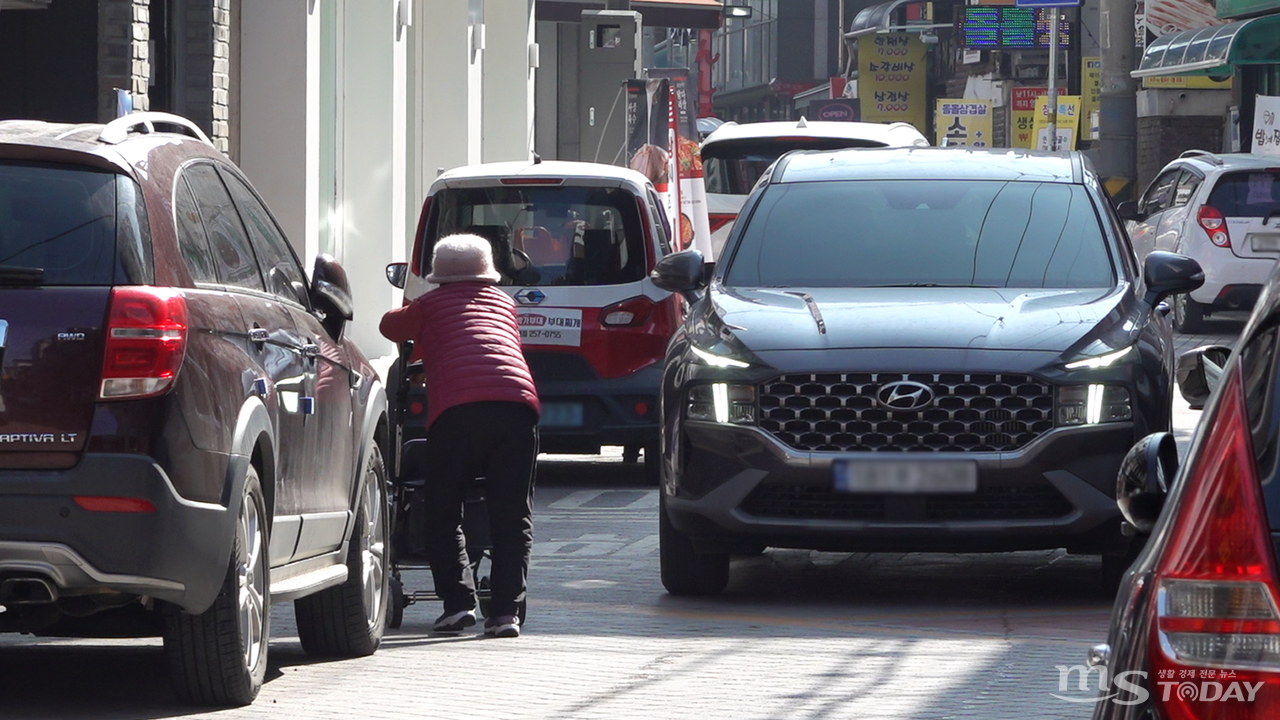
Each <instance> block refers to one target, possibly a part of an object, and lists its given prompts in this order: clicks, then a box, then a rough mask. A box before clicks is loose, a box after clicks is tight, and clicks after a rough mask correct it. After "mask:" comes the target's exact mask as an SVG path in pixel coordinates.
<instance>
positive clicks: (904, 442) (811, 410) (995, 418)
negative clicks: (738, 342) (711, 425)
mask: <svg viewBox="0 0 1280 720" xmlns="http://www.w3.org/2000/svg"><path fill="white" fill-rule="evenodd" d="M897 381H910V382H916V383H920V384H923V385H927V386H928V387H929V389H930V390H932V392H933V395H934V401H933V402H932V403H931V404H929V405H928V406H926V407H924V408H921V409H919V410H893V409H889V408H886V407H884V406H883V405H881V404H880V402H879V401H878V400H877V399H876V394H877V392H879V390H880V389H881V388H882V387H884V386H885V385H886V384H888V383H892V382H897ZM759 394H760V427H761V428H762V429H764V430H765V431H766V432H768V433H770V434H772V435H773V436H774V437H776V438H778V439H779V440H781V441H782V442H783V443H786V444H787V445H789V446H791V447H793V448H795V449H797V450H828V451H838V452H983V451H988V452H991V451H1007V450H1017V449H1018V448H1021V447H1023V446H1025V445H1026V444H1027V443H1030V442H1031V441H1032V440H1035V439H1036V438H1037V437H1039V436H1040V435H1042V434H1043V433H1046V432H1048V431H1049V430H1052V429H1053V386H1052V385H1050V384H1049V383H1046V382H1044V381H1042V380H1038V379H1036V378H1034V377H1032V376H1030V375H1021V374H1013V373H790V374H787V375H782V376H780V377H777V378H774V379H773V380H769V381H766V382H764V383H761V385H760V393H759Z"/></svg>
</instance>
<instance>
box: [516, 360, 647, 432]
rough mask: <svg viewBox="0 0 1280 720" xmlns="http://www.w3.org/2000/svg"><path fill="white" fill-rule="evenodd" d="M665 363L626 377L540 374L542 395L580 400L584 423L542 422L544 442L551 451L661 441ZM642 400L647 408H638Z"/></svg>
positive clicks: (548, 401)
mask: <svg viewBox="0 0 1280 720" xmlns="http://www.w3.org/2000/svg"><path fill="white" fill-rule="evenodd" d="M661 379H662V368H661V365H659V364H657V363H655V364H653V365H649V366H648V367H645V368H642V369H641V370H639V371H637V372H634V373H631V374H630V375H627V376H625V377H620V378H611V379H607V380H606V379H600V378H593V379H572V380H549V379H545V378H537V379H536V382H537V387H538V400H539V402H541V403H542V405H543V407H544V408H546V407H547V406H548V405H552V404H558V403H566V404H581V406H582V424H581V425H573V426H557V425H549V424H547V422H546V421H547V420H548V419H549V416H550V413H549V412H545V411H544V413H543V422H542V424H540V425H539V426H538V435H539V445H540V450H541V451H542V452H547V453H583V454H589V455H590V454H595V453H598V452H600V447H601V446H603V445H635V446H643V445H647V444H650V443H656V442H657V441H658V431H659V427H660V425H659V415H658V388H659V384H660V382H661ZM639 404H643V406H644V409H645V412H644V413H639V412H637V405H639Z"/></svg>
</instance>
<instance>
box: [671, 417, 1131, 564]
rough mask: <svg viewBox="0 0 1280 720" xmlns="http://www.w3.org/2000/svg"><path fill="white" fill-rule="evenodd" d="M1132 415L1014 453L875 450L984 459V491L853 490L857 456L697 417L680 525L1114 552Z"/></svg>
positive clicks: (776, 536)
mask: <svg viewBox="0 0 1280 720" xmlns="http://www.w3.org/2000/svg"><path fill="white" fill-rule="evenodd" d="M1133 441H1134V427H1133V424H1132V423H1130V422H1121V423H1109V424H1103V425H1095V426H1086V427H1073V428H1057V429H1055V430H1051V431H1049V432H1047V433H1045V434H1044V435H1042V436H1040V437H1039V438H1037V439H1036V440H1034V441H1032V442H1031V443H1029V444H1028V445H1027V446H1025V447H1023V448H1022V449H1020V450H1018V451H1015V452H1003V453H1001V452H993V453H929V454H927V456H928V457H927V458H925V457H924V455H925V454H923V453H922V454H920V455H919V456H916V455H913V454H906V453H893V454H889V453H874V454H868V455H874V456H875V459H877V460H883V459H901V460H925V459H929V460H935V459H936V460H942V459H946V460H973V461H975V462H976V463H977V465H978V492H977V493H964V494H919V495H914V494H913V495H905V494H889V495H875V494H850V493H840V492H836V491H835V490H834V487H833V472H832V462H833V461H834V460H835V459H837V458H856V457H858V454H850V453H836V452H804V451H797V450H794V449H792V448H790V447H788V446H786V445H784V444H783V443H781V442H780V441H778V440H777V439H776V438H774V437H773V436H772V435H770V434H768V433H766V432H765V431H763V430H760V429H758V428H754V427H738V426H731V425H719V424H714V423H708V422H688V423H686V424H685V425H684V428H683V439H682V441H681V444H680V447H679V449H678V452H677V453H676V454H675V458H674V465H675V466H676V467H675V469H674V470H673V469H672V468H669V469H668V470H667V476H666V477H665V478H664V482H663V492H664V493H665V497H664V503H665V505H666V509H667V513H668V516H669V518H670V520H671V522H672V524H673V525H674V526H675V527H676V528H677V529H679V530H680V531H681V532H683V533H685V534H687V535H689V536H690V537H691V538H692V539H693V540H694V542H695V544H697V545H699V546H700V547H702V548H703V549H706V550H709V551H725V550H728V551H732V550H733V549H734V548H736V547H752V546H755V547H758V546H760V545H767V546H773V547H796V548H810V549H817V550H832V551H897V552H910V551H922V552H923V551H943V552H946V551H973V552H1003V551H1009V550H1029V549H1044V548H1059V547H1065V548H1067V549H1069V550H1072V551H1076V552H1094V553H1111V552H1118V551H1120V550H1123V548H1124V547H1125V546H1126V544H1127V541H1126V540H1125V539H1124V538H1123V536H1121V535H1120V533H1119V523H1118V518H1119V512H1118V510H1117V508H1116V504H1115V500H1114V496H1113V493H1114V487H1115V477H1116V472H1117V470H1118V469H1119V466H1120V461H1121V459H1122V458H1123V457H1124V455H1125V453H1126V452H1127V451H1128V450H1129V448H1130V447H1131V446H1132V444H1133Z"/></svg>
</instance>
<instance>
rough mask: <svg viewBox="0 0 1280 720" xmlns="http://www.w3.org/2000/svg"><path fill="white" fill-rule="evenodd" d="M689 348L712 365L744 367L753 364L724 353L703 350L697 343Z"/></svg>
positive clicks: (700, 358)
mask: <svg viewBox="0 0 1280 720" xmlns="http://www.w3.org/2000/svg"><path fill="white" fill-rule="evenodd" d="M689 349H690V350H692V351H693V354H694V355H696V356H697V357H698V359H699V360H701V361H702V362H704V363H706V364H708V365H710V366H712V367H722V368H729V367H732V368H744V367H750V366H751V364H750V363H745V362H743V361H741V360H735V359H734V358H731V357H725V356H723V355H716V354H715V353H710V352H707V351H706V350H703V349H702V348H700V347H698V346H697V345H690V346H689Z"/></svg>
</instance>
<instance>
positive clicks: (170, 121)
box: [98, 112, 214, 147]
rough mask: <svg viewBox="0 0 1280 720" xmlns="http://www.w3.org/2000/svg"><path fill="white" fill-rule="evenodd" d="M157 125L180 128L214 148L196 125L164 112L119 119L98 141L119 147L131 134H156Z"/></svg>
mask: <svg viewBox="0 0 1280 720" xmlns="http://www.w3.org/2000/svg"><path fill="white" fill-rule="evenodd" d="M156 125H172V126H174V127H177V128H180V129H181V131H182V132H184V134H186V135H190V136H191V137H194V138H195V139H197V140H199V141H200V142H202V143H204V144H205V145H208V146H209V147H214V145H213V143H212V142H211V141H210V140H209V136H208V135H205V134H204V131H203V130H201V129H200V128H199V127H197V126H196V124H195V123H193V122H191V121H190V120H188V119H186V118H184V117H181V116H179V115H173V114H170V113H163V112H135V113H129V114H128V115H124V116H122V117H118V118H116V119H115V120H112V121H111V122H109V123H107V126H106V127H104V128H102V133H101V134H100V135H98V141H99V142H104V143H106V144H108V145H119V144H120V143H122V142H124V141H125V140H128V139H129V133H130V132H132V131H137V132H141V133H147V134H150V133H153V132H156Z"/></svg>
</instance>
